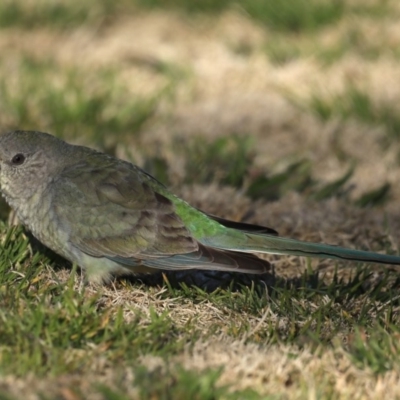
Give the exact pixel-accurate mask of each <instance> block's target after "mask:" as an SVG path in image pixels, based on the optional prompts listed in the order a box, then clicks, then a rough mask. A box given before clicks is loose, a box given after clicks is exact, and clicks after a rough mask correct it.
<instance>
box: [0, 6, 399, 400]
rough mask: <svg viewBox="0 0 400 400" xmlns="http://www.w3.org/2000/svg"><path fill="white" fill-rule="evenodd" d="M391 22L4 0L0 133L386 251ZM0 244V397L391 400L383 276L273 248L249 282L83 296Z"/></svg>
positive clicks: (316, 14) (392, 192)
mask: <svg viewBox="0 0 400 400" xmlns="http://www.w3.org/2000/svg"><path fill="white" fill-rule="evenodd" d="M399 16H400V5H399V4H398V3H397V2H396V1H394V0H386V1H378V0H369V1H361V0H337V1H325V0H312V1H305V0H283V1H279V2H275V1H272V0H271V1H270V0H268V1H260V0H248V1H246V2H238V1H229V0H224V1H222V0H221V1H218V2H216V1H208V0H203V1H201V0H198V1H192V2H185V1H180V0H164V1H158V0H153V1H151V0H149V1H144V0H118V1H112V0H100V1H95V0H87V1H85V2H82V1H77V0H70V1H66V0H57V1H55V0H37V1H35V0H25V1H22V0H17V1H11V0H5V1H3V2H1V3H0V51H1V53H0V54H1V57H0V123H1V126H2V129H3V130H7V129H14V128H18V129H30V130H41V131H46V132H50V133H52V134H55V135H57V136H60V137H63V138H64V139H66V140H68V141H70V142H74V143H79V144H84V145H89V146H93V147H96V148H98V149H101V150H104V151H106V152H108V153H110V154H113V155H115V156H117V157H121V158H125V159H128V160H130V161H132V162H134V163H137V164H138V165H140V166H142V167H143V168H145V169H146V171H148V172H149V173H151V174H153V175H155V176H156V177H157V178H158V179H159V180H160V181H162V182H163V183H165V184H166V185H168V186H169V187H171V189H172V190H173V191H174V192H175V193H177V194H178V195H181V196H183V197H184V198H185V199H186V200H188V201H189V202H190V203H192V204H193V205H195V206H197V207H201V208H203V209H204V210H205V211H208V212H212V213H214V214H218V215H221V216H223V217H228V218H233V219H235V220H243V221H247V222H255V223H258V224H264V225H267V226H271V227H273V228H276V229H277V230H278V231H279V232H280V233H281V234H283V235H290V236H293V237H297V238H300V239H305V240H313V241H326V242H331V243H338V244H341V245H346V246H350V247H358V248H363V249H373V250H375V251H384V252H393V253H394V252H397V251H398V245H399V240H398V238H399V237H400V219H399V212H398V206H397V205H398V202H399V200H400V190H399V188H398V184H397V183H398V181H399V177H400V146H399V132H400V131H399V126H400V122H399V117H398V115H399V104H400V102H399V100H400V72H399V71H400V69H399V57H400V52H399V49H400V46H399V44H400V29H399V27H398V19H399ZM7 213H8V209H7V208H6V206H5V205H2V213H1V215H2V219H3V221H6V219H7ZM1 232H2V241H1V253H0V398H4V399H14V398H24V399H25V398H32V399H39V398H40V399H41V398H45V399H53V398H62V399H68V400H69V399H80V398H82V399H128V398H154V399H170V398H173V399H187V398H193V399H217V398H228V399H230V398H232V399H243V398H246V399H252V398H254V399H257V398H282V399H292V398H293V399H295V398H296V399H298V398H304V399H308V398H316V397H318V398H319V397H320V398H349V397H351V398H377V397H382V396H386V397H390V398H396V397H399V396H400V385H399V383H398V382H399V381H400V380H399V365H400V364H399V359H400V358H399V354H400V350H399V346H398V344H397V342H398V337H399V329H398V324H399V300H398V288H399V280H398V273H397V272H396V271H388V270H385V269H383V268H373V267H370V266H366V265H354V264H352V265H349V264H348V263H347V264H345V263H338V262H332V261H310V260H305V259H298V258H294V257H280V258H278V257H273V256H272V257H270V258H269V259H270V260H271V261H273V262H274V265H275V267H276V273H277V276H276V277H275V278H276V279H275V278H274V279H275V280H272V282H274V285H273V287H270V286H268V288H267V289H266V287H265V285H264V281H255V282H249V280H246V279H244V280H242V281H240V280H239V283H238V284H237V283H236V284H231V285H229V283H228V285H221V287H219V288H217V289H216V290H215V291H213V292H210V291H206V290H203V289H204V288H202V287H197V286H196V285H195V286H190V285H187V284H185V283H181V285H174V284H173V283H171V282H169V280H168V279H166V280H165V281H164V285H155V286H148V285H143V284H141V283H140V282H129V281H123V280H122V281H119V282H116V283H115V284H114V285H113V286H110V287H104V288H98V287H85V286H84V285H83V283H82V279H81V277H80V275H79V274H76V273H72V274H71V275H70V274H69V269H68V267H67V268H65V264H66V263H65V262H63V261H62V260H59V259H57V258H55V257H54V256H52V255H49V254H48V253H46V252H44V251H43V249H41V250H40V251H38V250H37V248H36V247H33V249H32V247H31V246H30V244H29V241H28V239H27V236H26V233H25V232H24V231H23V230H22V229H20V228H16V227H8V226H7V225H6V223H5V222H2V225H1ZM350 267H351V268H350ZM230 278H233V277H232V276H231V277H230ZM207 279H208V280H210V281H212V280H213V279H215V276H213V275H212V274H211V275H209V276H205V277H204V276H203V277H202V280H201V282H204V280H207ZM200 286H201V285H200ZM217 286H218V285H217ZM213 287H214V288H215V287H216V286H215V285H213Z"/></svg>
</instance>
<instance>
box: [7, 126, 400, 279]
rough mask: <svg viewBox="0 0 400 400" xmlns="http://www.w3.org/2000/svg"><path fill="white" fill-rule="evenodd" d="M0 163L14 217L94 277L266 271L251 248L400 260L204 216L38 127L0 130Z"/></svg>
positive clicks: (145, 178) (134, 173) (136, 171)
mask: <svg viewBox="0 0 400 400" xmlns="http://www.w3.org/2000/svg"><path fill="white" fill-rule="evenodd" d="M0 167H1V170H0V185H1V190H2V193H3V195H4V197H5V199H6V200H7V201H8V202H9V204H10V205H11V207H12V208H14V209H15V211H16V213H17V215H18V217H19V218H20V220H21V222H22V223H23V224H25V225H26V226H27V227H28V228H29V229H30V230H31V231H32V233H33V235H34V236H36V237H37V238H38V239H39V240H40V241H41V242H42V243H44V244H45V245H47V246H48V247H49V248H51V249H52V250H54V251H55V252H57V253H59V254H61V255H62V256H64V257H65V258H67V259H69V260H70V261H72V262H76V263H77V264H78V265H79V266H80V267H81V268H83V269H85V270H86V272H87V275H88V278H89V280H91V281H95V282H101V281H107V280H108V279H110V277H112V276H113V275H118V274H122V273H143V272H145V273H148V272H154V271H156V270H159V269H166V270H179V269H190V268H198V269H215V270H228V271H237V272H248V273H263V272H267V271H269V269H270V268H269V263H268V262H266V261H264V260H261V259H259V258H258V257H256V256H255V255H253V254H251V253H253V252H262V253H276V254H295V255H305V256H316V257H327V258H341V259H350V260H360V261H371V262H378V263H388V264H400V257H397V256H387V255H382V254H375V253H369V252H362V251H357V250H350V249H343V248H339V247H335V246H328V245H324V244H313V243H305V242H300V241H295V240H291V239H285V238H279V237H277V236H276V232H275V231H274V230H272V229H269V228H263V227H259V226H255V225H248V224H243V223H235V222H233V221H227V220H223V219H221V218H218V217H214V216H211V215H207V214H205V213H203V212H201V211H199V210H197V209H195V208H193V207H191V206H190V205H189V204H187V203H186V202H184V201H183V200H181V199H179V198H178V197H176V196H174V195H173V194H172V193H170V192H169V191H168V190H167V189H166V188H165V187H164V186H163V185H162V184H161V183H159V182H158V181H157V180H155V179H154V178H153V177H151V176H150V175H148V174H147V173H146V172H144V171H143V170H141V169H140V168H139V167H137V166H134V165H132V164H130V163H128V162H125V161H122V160H119V159H117V158H114V157H110V156H108V155H106V154H103V153H100V152H97V151H95V150H92V149H90V148H87V147H82V146H73V145H70V144H67V143H65V142H63V141H62V140H60V139H57V138H55V137H53V136H51V135H48V134H45V133H41V132H28V131H13V132H9V133H6V134H3V135H2V136H0Z"/></svg>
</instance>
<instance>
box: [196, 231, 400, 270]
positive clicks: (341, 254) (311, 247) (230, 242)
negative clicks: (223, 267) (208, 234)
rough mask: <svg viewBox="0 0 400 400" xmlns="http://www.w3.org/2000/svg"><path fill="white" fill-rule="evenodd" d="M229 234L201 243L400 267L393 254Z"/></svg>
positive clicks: (259, 251)
mask: <svg viewBox="0 0 400 400" xmlns="http://www.w3.org/2000/svg"><path fill="white" fill-rule="evenodd" d="M230 231H231V233H232V234H231V235H223V236H221V237H217V238H216V237H213V238H212V243H211V241H210V243H207V239H206V240H205V241H202V242H203V243H204V244H206V245H210V246H213V247H218V248H221V249H225V250H233V251H239V252H254V253H268V254H284V255H295V256H303V257H319V258H332V259H339V260H351V261H361V262H370V263H379V264H392V265H400V256H396V255H387V254H379V253H373V252H369V251H362V250H353V249H347V248H344V247H339V246H333V245H328V244H323V243H311V242H303V241H300V240H295V239H288V238H283V237H278V236H272V235H265V234H257V233H255V234H253V233H246V232H240V234H239V232H238V231H235V230H230ZM232 231H233V232H232ZM210 239H211V238H210Z"/></svg>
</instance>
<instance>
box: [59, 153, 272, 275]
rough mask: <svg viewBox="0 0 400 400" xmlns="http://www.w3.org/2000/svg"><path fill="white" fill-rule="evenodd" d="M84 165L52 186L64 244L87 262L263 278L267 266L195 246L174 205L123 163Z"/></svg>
mask: <svg viewBox="0 0 400 400" xmlns="http://www.w3.org/2000/svg"><path fill="white" fill-rule="evenodd" d="M106 160H108V161H109V162H110V164H109V165H107V164H106V163H105V162H103V163H102V165H101V166H99V168H94V167H93V164H92V163H88V162H84V163H81V164H79V165H78V166H75V167H74V168H71V169H67V170H65V171H64V172H63V173H62V174H61V175H60V177H59V179H57V181H55V182H54V183H53V186H52V189H51V190H52V191H53V208H54V210H55V215H56V216H57V218H58V220H59V224H61V225H63V228H64V230H66V231H67V232H68V233H69V240H70V243H71V244H72V245H73V246H75V247H76V248H78V249H79V250H80V251H82V252H84V253H86V254H88V255H90V256H93V257H107V258H109V259H111V260H113V261H116V262H118V263H120V264H123V265H125V266H126V267H128V268H129V267H132V268H134V267H135V266H137V265H144V266H146V267H150V268H161V269H170V270H173V269H188V268H199V269H213V270H226V271H237V272H241V271H242V272H247V273H264V272H267V271H268V270H269V269H270V268H269V267H270V266H269V263H268V262H267V261H264V260H261V259H259V258H258V257H256V256H254V255H251V254H240V253H239V254H238V253H235V252H233V251H229V250H219V249H214V248H212V247H209V246H205V245H202V244H200V243H199V242H198V241H196V240H195V239H194V238H193V236H192V235H191V233H190V231H189V230H188V229H187V227H186V226H185V224H184V222H183V221H182V219H181V218H180V217H179V216H178V215H177V214H176V212H175V205H174V203H173V202H172V201H171V200H169V199H168V198H166V197H165V196H163V195H162V194H160V193H158V192H157V191H156V190H155V189H154V182H152V185H151V187H150V186H149V184H148V182H149V177H148V176H147V175H145V174H142V172H141V170H140V169H139V168H137V167H134V166H132V165H130V164H128V163H121V162H113V161H112V160H110V159H106Z"/></svg>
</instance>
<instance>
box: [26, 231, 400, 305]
mask: <svg viewBox="0 0 400 400" xmlns="http://www.w3.org/2000/svg"><path fill="white" fill-rule="evenodd" d="M27 235H28V237H29V240H30V242H31V245H32V248H33V250H34V251H39V252H41V253H43V254H45V255H46V256H47V257H48V258H49V259H50V260H51V261H52V265H53V269H54V270H56V271H57V270H61V269H70V268H71V263H70V262H69V261H67V260H65V259H64V258H63V257H61V256H59V255H58V254H56V253H54V252H53V251H52V250H50V249H48V248H47V247H45V246H44V245H42V244H41V243H40V242H39V241H38V240H37V239H35V238H34V237H33V236H32V235H31V234H30V233H27ZM324 275H325V273H324V271H323V270H318V269H317V270H313V271H305V272H303V273H302V274H301V275H300V276H297V277H294V278H284V277H282V276H279V275H277V274H276V273H275V272H274V271H272V272H271V273H266V274H244V273H235V272H225V271H214V270H196V269H191V270H182V271H157V272H156V273H154V274H147V275H137V276H132V275H126V276H123V277H120V278H118V279H124V280H127V281H129V282H131V283H132V284H138V283H140V284H145V285H147V286H149V287H156V286H158V287H159V286H164V285H167V286H168V287H170V288H171V289H174V290H176V289H181V288H182V287H183V286H186V287H189V288H190V287H193V288H199V289H201V290H202V291H204V292H206V293H212V292H214V291H215V290H218V289H226V290H228V289H229V290H232V291H241V290H243V289H244V288H253V289H254V288H256V289H258V290H260V291H265V289H267V290H268V293H269V294H270V295H271V294H272V293H275V294H276V295H278V296H279V293H282V292H284V291H285V290H302V291H303V292H304V293H305V294H304V295H305V296H307V294H311V293H313V292H314V293H315V292H318V293H319V294H327V295H329V294H333V293H335V294H334V296H335V297H336V296H338V295H339V296H340V297H341V295H346V296H347V297H349V296H350V297H353V298H357V297H361V296H365V295H368V294H371V296H372V295H373V296H374V298H375V299H377V300H378V298H377V294H378V297H381V300H382V301H387V300H388V298H387V297H388V295H389V293H390V292H391V291H393V290H396V291H397V292H398V291H399V289H400V274H399V273H398V271H397V270H395V269H382V270H381V271H380V272H377V271H376V270H374V271H373V270H371V269H370V268H356V269H354V272H353V273H352V274H351V275H350V277H348V278H347V279H344V278H343V277H342V276H341V275H340V273H339V270H336V271H335V272H334V273H333V274H331V276H330V277H329V278H328V279H325V276H324Z"/></svg>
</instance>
